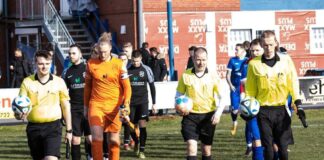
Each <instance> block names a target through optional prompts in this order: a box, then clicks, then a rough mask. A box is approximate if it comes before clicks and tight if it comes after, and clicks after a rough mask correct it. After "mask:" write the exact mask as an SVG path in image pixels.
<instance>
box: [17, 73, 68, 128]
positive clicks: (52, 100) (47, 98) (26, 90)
mask: <svg viewBox="0 0 324 160" xmlns="http://www.w3.org/2000/svg"><path fill="white" fill-rule="evenodd" d="M19 95H26V96H28V97H29V98H30V100H31V103H32V110H31V112H30V113H29V114H28V116H27V120H28V121H29V122H33V123H45V122H53V121H55V120H58V119H61V118H62V112H61V106H60V103H61V102H62V101H66V100H70V97H69V93H68V89H67V87H66V85H65V83H64V80H63V79H62V78H60V77H57V76H55V75H50V78H49V81H48V82H46V83H45V84H42V83H41V82H40V81H38V78H37V75H36V74H34V75H31V76H29V77H27V78H25V79H24V81H23V83H22V85H21V87H20V91H19Z"/></svg>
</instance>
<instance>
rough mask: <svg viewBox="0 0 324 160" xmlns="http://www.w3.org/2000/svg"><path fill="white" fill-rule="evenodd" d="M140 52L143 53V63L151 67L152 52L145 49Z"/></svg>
mask: <svg viewBox="0 0 324 160" xmlns="http://www.w3.org/2000/svg"><path fill="white" fill-rule="evenodd" d="M140 52H141V53H142V62H143V64H145V65H149V63H150V60H151V56H150V52H149V51H147V50H146V49H145V48H141V49H140Z"/></svg>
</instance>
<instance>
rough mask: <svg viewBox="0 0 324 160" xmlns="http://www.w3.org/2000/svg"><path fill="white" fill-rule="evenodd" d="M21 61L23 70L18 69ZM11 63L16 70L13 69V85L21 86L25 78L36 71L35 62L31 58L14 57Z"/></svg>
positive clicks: (13, 86)
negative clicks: (19, 58)
mask: <svg viewBox="0 0 324 160" xmlns="http://www.w3.org/2000/svg"><path fill="white" fill-rule="evenodd" d="M19 63H21V69H22V72H20V71H18V69H19V67H18V65H19ZM11 65H12V66H13V67H14V70H13V71H11V74H12V81H11V87H12V88H19V87H20V85H21V83H22V81H23V79H24V78H25V77H28V76H29V75H32V74H33V73H34V67H33V63H32V62H31V60H27V59H22V60H17V59H14V60H13V61H12V62H11ZM19 66H20V65H19Z"/></svg>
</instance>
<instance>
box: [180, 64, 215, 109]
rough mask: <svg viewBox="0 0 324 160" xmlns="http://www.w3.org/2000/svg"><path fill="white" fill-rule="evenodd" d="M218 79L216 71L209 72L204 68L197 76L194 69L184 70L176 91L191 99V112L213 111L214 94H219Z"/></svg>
mask: <svg viewBox="0 0 324 160" xmlns="http://www.w3.org/2000/svg"><path fill="white" fill-rule="evenodd" d="M219 86H220V79H219V77H218V76H217V73H216V72H215V73H209V72H208V69H206V71H205V74H204V75H203V76H202V77H200V78H199V77H197V76H196V75H195V73H194V69H188V70H186V71H185V72H184V73H183V74H182V76H181V78H180V80H179V82H178V87H177V92H179V93H181V94H184V95H186V96H188V97H189V98H191V99H192V101H193V108H192V111H191V112H192V113H208V112H212V111H215V109H216V105H215V104H216V102H215V96H216V95H219Z"/></svg>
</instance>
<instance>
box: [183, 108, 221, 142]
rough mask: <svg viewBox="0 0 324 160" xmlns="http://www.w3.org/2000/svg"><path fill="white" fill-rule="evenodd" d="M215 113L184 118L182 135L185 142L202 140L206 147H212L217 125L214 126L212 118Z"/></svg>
mask: <svg viewBox="0 0 324 160" xmlns="http://www.w3.org/2000/svg"><path fill="white" fill-rule="evenodd" d="M213 114H214V112H209V113H205V114H196V113H190V114H189V115H187V116H184V117H183V119H182V122H181V133H182V137H183V139H184V141H185V142H186V141H188V140H189V139H194V140H196V141H198V140H200V141H201V142H202V143H203V144H205V145H212V144H213V138H214V133H215V129H216V125H213V124H212V122H211V118H212V116H213Z"/></svg>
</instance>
